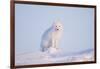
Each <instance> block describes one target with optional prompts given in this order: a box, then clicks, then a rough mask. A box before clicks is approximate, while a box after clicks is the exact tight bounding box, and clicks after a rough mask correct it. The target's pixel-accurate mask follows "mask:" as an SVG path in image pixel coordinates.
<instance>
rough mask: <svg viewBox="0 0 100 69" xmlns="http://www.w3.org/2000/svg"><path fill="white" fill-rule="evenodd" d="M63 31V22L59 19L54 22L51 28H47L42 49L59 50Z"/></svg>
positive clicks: (43, 50)
mask: <svg viewBox="0 0 100 69" xmlns="http://www.w3.org/2000/svg"><path fill="white" fill-rule="evenodd" d="M62 32H63V25H62V23H61V22H59V21H56V22H54V23H53V25H52V26H51V27H50V28H49V29H47V30H46V31H45V32H44V34H43V36H42V40H41V51H42V52H45V51H48V50H50V49H52V50H58V49H59V47H58V45H59V42H60V39H61V36H62Z"/></svg>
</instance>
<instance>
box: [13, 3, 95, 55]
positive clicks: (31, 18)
mask: <svg viewBox="0 0 100 69" xmlns="http://www.w3.org/2000/svg"><path fill="white" fill-rule="evenodd" d="M56 19H60V20H61V22H62V24H63V26H64V32H63V37H62V41H61V43H60V48H61V49H62V50H63V51H65V52H66V53H73V52H78V51H83V50H87V49H91V48H93V47H94V41H93V40H94V38H93V36H94V31H93V30H94V9H93V8H79V7H78V8H77V7H58V6H44V5H27V4H16V5H15V48H16V49H15V50H16V53H24V52H36V51H39V50H40V43H41V37H42V34H43V33H44V32H45V30H46V29H48V28H49V27H51V25H52V24H53V22H54V21H55V20H56Z"/></svg>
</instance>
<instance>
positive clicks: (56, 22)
mask: <svg viewBox="0 0 100 69" xmlns="http://www.w3.org/2000/svg"><path fill="white" fill-rule="evenodd" d="M56 24H61V21H60V19H57V20H55V21H54V22H53V25H56Z"/></svg>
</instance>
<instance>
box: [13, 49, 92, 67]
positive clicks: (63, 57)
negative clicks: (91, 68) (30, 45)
mask: <svg viewBox="0 0 100 69" xmlns="http://www.w3.org/2000/svg"><path fill="white" fill-rule="evenodd" d="M51 50H52V51H51ZM15 56H16V57H15V64H16V65H30V64H34V65H35V64H48V63H68V62H84V61H94V52H93V49H89V50H86V51H81V52H77V53H70V54H65V53H64V52H62V51H60V50H56V49H53V48H51V49H50V50H48V51H46V52H35V53H33V52H29V53H22V54H16V55H15Z"/></svg>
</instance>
